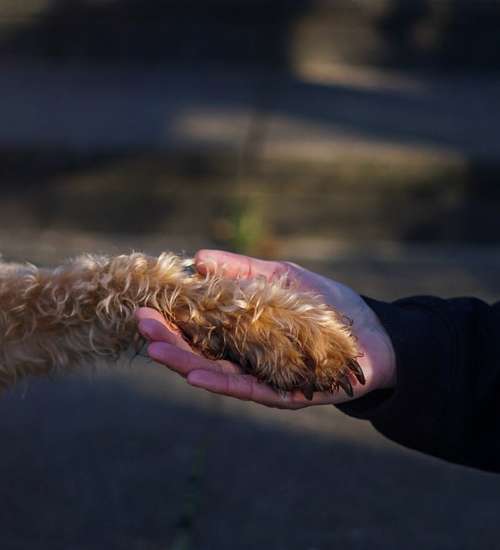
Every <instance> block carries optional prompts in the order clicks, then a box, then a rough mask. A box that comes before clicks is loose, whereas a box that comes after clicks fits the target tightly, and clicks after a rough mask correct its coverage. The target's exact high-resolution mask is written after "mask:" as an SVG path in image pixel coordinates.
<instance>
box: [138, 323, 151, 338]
mask: <svg viewBox="0 0 500 550" xmlns="http://www.w3.org/2000/svg"><path fill="white" fill-rule="evenodd" d="M150 325H151V323H149V322H148V321H140V322H139V324H138V325H137V328H138V329H139V332H140V333H141V334H142V335H143V336H144V338H146V339H148V340H153V336H152V333H151V326H150Z"/></svg>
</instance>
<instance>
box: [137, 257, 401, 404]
mask: <svg viewBox="0 0 500 550" xmlns="http://www.w3.org/2000/svg"><path fill="white" fill-rule="evenodd" d="M195 265H196V268H197V270H198V271H199V272H200V273H202V274H205V273H207V271H209V272H212V271H214V270H216V269H217V270H219V271H220V270H222V273H223V274H224V276H226V277H242V278H247V277H255V276H264V277H266V278H267V279H268V280H272V279H274V278H278V277H282V276H286V277H287V278H289V279H291V280H294V281H296V282H297V283H298V284H299V287H300V288H302V289H304V290H308V291H313V292H315V293H319V294H321V295H322V296H323V298H324V300H325V302H326V303H327V304H330V305H331V306H333V307H335V308H336V309H337V310H338V311H340V312H341V313H342V314H344V315H345V316H347V317H348V318H350V319H351V320H352V321H353V332H354V334H355V336H356V338H357V343H358V347H359V350H360V352H361V353H362V354H363V355H362V357H360V358H359V360H358V362H359V364H360V366H361V368H362V369H363V373H364V375H365V379H366V383H365V385H363V386H362V385H360V384H359V383H356V382H354V383H353V392H354V395H353V397H352V399H356V398H358V397H361V396H362V395H364V394H366V393H369V392H371V391H373V390H376V389H382V388H390V387H393V386H395V383H396V367H395V356H394V349H393V347H392V343H391V340H390V338H389V336H388V335H387V333H386V331H385V329H384V327H383V326H382V324H381V323H380V321H379V320H378V318H377V316H376V315H375V313H374V312H373V311H372V310H371V309H370V308H369V307H368V305H367V304H366V303H365V302H364V301H363V299H362V298H361V297H360V296H359V295H358V294H356V293H355V292H354V291H353V290H351V289H350V288H348V287H346V286H344V285H342V284H340V283H337V282H335V281H333V280H330V279H327V278H326V277H323V276H321V275H319V274H317V273H313V272H311V271H308V270H306V269H304V268H302V267H300V266H298V265H296V264H293V263H289V262H272V261H264V260H259V259H256V258H250V257H248V256H242V255H239V254H233V253H230V252H223V251H218V250H200V251H199V252H198V253H197V254H196V256H195ZM136 317H137V320H138V327H139V331H140V332H141V334H142V335H143V336H144V337H145V338H146V339H147V340H149V341H150V344H149V346H148V353H149V356H150V357H151V358H152V359H154V360H155V361H157V362H159V363H162V364H163V365H165V366H167V367H169V368H170V369H171V370H173V371H175V372H177V373H178V374H180V375H181V376H183V377H185V378H186V380H187V382H188V383H189V384H190V385H192V386H196V387H199V388H203V389H205V390H208V391H211V392H214V393H219V394H222V395H228V396H231V397H236V398H237V399H243V400H247V401H254V402H256V403H260V404H262V405H266V406H269V407H276V408H281V409H301V408H303V407H308V406H311V405H325V404H339V403H342V402H344V401H348V400H350V398H349V397H347V396H346V395H345V394H344V392H336V393H330V392H315V393H314V395H313V398H312V400H308V399H306V398H305V397H304V395H303V393H302V392H301V391H300V390H296V391H292V392H278V391H276V390H274V389H273V388H271V387H270V386H268V385H267V384H264V383H262V382H260V381H258V380H257V379H256V378H255V377H254V376H252V375H250V374H247V373H245V372H244V371H243V370H242V369H241V368H240V367H239V366H238V365H236V364H234V363H231V362H230V361H224V360H220V361H213V360H210V359H207V358H205V357H202V356H201V355H199V354H197V353H196V352H195V351H193V349H192V348H191V347H190V346H189V344H188V343H187V342H186V340H185V339H184V338H183V337H182V334H181V333H180V331H179V330H178V329H177V328H176V327H175V326H172V325H171V324H169V323H168V321H167V320H166V319H165V318H164V317H163V316H162V315H161V314H160V313H159V312H158V311H156V310H154V309H151V308H140V309H139V310H138V311H137V314H136Z"/></svg>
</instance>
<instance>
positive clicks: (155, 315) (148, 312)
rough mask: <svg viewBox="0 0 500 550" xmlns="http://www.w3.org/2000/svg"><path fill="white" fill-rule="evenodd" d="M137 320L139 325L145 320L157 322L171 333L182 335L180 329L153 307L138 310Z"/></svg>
mask: <svg viewBox="0 0 500 550" xmlns="http://www.w3.org/2000/svg"><path fill="white" fill-rule="evenodd" d="M135 318H136V320H137V321H138V322H139V323H140V322H141V321H145V320H151V321H157V322H158V323H160V324H161V325H163V326H164V327H165V328H167V329H168V330H170V331H171V332H178V333H179V334H180V333H181V331H180V330H179V328H178V327H176V326H175V325H174V324H173V323H171V322H170V321H169V320H168V319H166V318H165V316H164V315H162V314H161V313H160V312H159V311H158V310H157V309H153V308H152V307H140V308H138V309H137V310H136V312H135Z"/></svg>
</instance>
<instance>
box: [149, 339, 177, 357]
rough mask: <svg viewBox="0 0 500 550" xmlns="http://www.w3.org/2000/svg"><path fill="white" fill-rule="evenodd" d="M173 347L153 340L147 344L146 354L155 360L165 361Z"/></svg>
mask: <svg viewBox="0 0 500 550" xmlns="http://www.w3.org/2000/svg"><path fill="white" fill-rule="evenodd" d="M173 347H174V346H171V345H170V344H166V343H165V342H153V343H152V344H149V346H148V355H149V356H150V357H151V358H152V359H156V360H157V361H166V360H167V359H168V356H169V354H170V352H171V350H172V348H173Z"/></svg>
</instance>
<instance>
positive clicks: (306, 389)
mask: <svg viewBox="0 0 500 550" xmlns="http://www.w3.org/2000/svg"><path fill="white" fill-rule="evenodd" d="M301 389H302V393H303V394H304V397H305V398H306V399H307V400H308V401H312V398H313V394H314V387H313V385H312V384H305V385H304V386H302V388H301Z"/></svg>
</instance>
